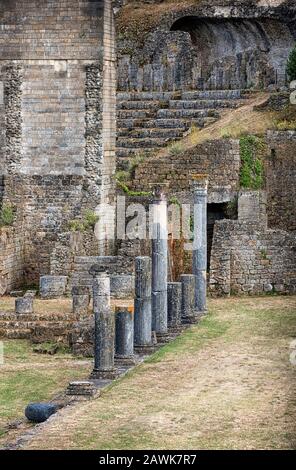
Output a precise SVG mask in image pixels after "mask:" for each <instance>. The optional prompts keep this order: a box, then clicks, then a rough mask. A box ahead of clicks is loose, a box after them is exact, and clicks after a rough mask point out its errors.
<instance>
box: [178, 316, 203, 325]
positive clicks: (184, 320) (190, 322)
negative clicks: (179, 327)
mask: <svg viewBox="0 0 296 470" xmlns="http://www.w3.org/2000/svg"><path fill="white" fill-rule="evenodd" d="M199 321H200V315H192V316H190V317H186V318H182V323H183V324H184V326H185V325H195V324H196V323H199Z"/></svg>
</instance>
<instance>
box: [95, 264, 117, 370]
mask: <svg viewBox="0 0 296 470" xmlns="http://www.w3.org/2000/svg"><path fill="white" fill-rule="evenodd" d="M89 272H90V274H91V275H92V276H93V309H94V316H95V335H94V356H95V364H94V370H93V372H92V374H91V378H92V379H113V378H115V377H116V376H117V373H116V369H115V367H114V343H115V322H114V313H113V312H112V310H111V298H110V278H109V276H108V275H107V274H106V273H105V272H104V271H103V270H102V268H101V267H99V266H97V265H95V266H92V267H91V269H90V271H89Z"/></svg>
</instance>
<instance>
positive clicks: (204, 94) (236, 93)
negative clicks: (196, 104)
mask: <svg viewBox="0 0 296 470" xmlns="http://www.w3.org/2000/svg"><path fill="white" fill-rule="evenodd" d="M242 97H243V94H242V90H204V91H203V90H196V91H183V92H182V95H181V99H182V100H208V99H210V100H239V99H242Z"/></svg>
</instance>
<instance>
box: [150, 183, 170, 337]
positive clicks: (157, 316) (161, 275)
mask: <svg viewBox="0 0 296 470" xmlns="http://www.w3.org/2000/svg"><path fill="white" fill-rule="evenodd" d="M167 277H168V233H167V201H166V197H165V195H164V194H163V192H162V190H161V188H157V189H156V190H155V198H154V201H153V221H152V330H153V331H155V332H156V335H157V337H158V339H159V340H160V341H162V340H163V339H164V338H165V337H166V336H167V331H168V308H167Z"/></svg>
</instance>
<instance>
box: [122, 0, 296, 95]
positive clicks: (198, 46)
mask: <svg viewBox="0 0 296 470" xmlns="http://www.w3.org/2000/svg"><path fill="white" fill-rule="evenodd" d="M159 3H160V5H158V7H152V6H151V7H149V6H147V5H146V4H147V2H145V4H144V5H143V18H141V8H140V7H139V8H138V9H137V11H135V12H133V11H132V6H130V7H127V8H126V9H125V8H123V9H122V11H121V12H120V13H119V15H118V24H119V30H120V35H119V42H118V49H119V77H120V80H119V82H118V87H119V90H124V91H128V90H130V91H172V90H180V89H182V90H184V89H196V88H199V89H201V88H205V89H228V88H233V89H236V88H246V87H252V86H255V87H261V86H268V85H272V84H279V85H280V84H283V83H285V81H286V73H285V68H286V61H287V57H288V53H289V51H290V50H291V49H292V47H293V45H294V41H295V19H294V20H293V18H295V6H294V7H293V5H292V2H290V5H289V6H288V5H284V4H283V2H277V4H276V5H274V4H271V2H267V3H263V2H260V3H259V4H257V3H254V2H243V1H241V2H235V5H233V2H232V3H231V2H225V1H222V2H221V1H219V2H209V1H203V2H197V4H194V2H189V4H186V3H182V4H180V3H178V2H175V4H173V5H170V7H169V8H165V7H166V5H165V4H163V2H159ZM128 8H129V10H128ZM153 8H154V10H155V9H156V8H158V9H159V15H158V17H157V16H156V14H155V11H153ZM127 11H129V12H130V16H132V18H131V19H130V22H129V21H128V20H127V18H128V16H127ZM144 15H146V17H147V20H146V22H147V23H148V24H146V22H145V19H144ZM150 16H151V19H150ZM148 18H149V19H150V21H149V19H148ZM143 25H145V27H143Z"/></svg>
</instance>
